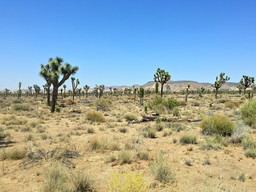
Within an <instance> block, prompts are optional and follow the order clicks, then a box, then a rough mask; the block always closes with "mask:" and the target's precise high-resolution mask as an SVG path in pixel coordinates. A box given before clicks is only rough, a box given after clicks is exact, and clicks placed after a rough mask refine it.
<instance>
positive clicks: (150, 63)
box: [0, 0, 256, 89]
mask: <svg viewBox="0 0 256 192" xmlns="http://www.w3.org/2000/svg"><path fill="white" fill-rule="evenodd" d="M56 56H60V57H62V58H63V59H64V61H65V62H69V63H71V64H72V65H74V66H75V65H76V66H79V68H80V69H79V71H78V72H77V74H76V75H75V77H76V78H78V79H80V82H81V85H80V87H81V86H84V85H85V84H88V85H90V86H92V87H93V86H95V84H105V85H106V86H109V85H133V84H144V83H146V82H148V81H152V80H153V74H154V73H155V71H156V69H157V68H158V67H160V68H162V69H164V70H166V71H168V72H169V73H170V75H171V80H174V81H176V80H194V81H198V82H211V83H212V82H214V80H215V77H216V75H218V74H219V73H220V72H225V73H226V74H227V75H228V76H230V77H231V80H230V81H232V82H238V81H239V80H240V79H241V77H242V75H243V74H245V75H249V76H254V77H255V76H256V1H255V0H58V1H57V0H0V66H1V68H0V70H1V75H0V89H4V88H9V89H17V88H18V82H19V81H20V82H22V83H23V85H22V88H27V86H29V85H33V84H38V85H40V86H42V85H43V84H44V83H45V82H44V80H43V79H42V78H41V77H40V76H39V71H40V64H47V63H48V59H49V58H50V57H56ZM65 84H66V85H67V86H68V87H70V86H71V80H68V81H67V82H66V83H65Z"/></svg>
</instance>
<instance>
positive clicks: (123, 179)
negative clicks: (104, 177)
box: [108, 172, 150, 192]
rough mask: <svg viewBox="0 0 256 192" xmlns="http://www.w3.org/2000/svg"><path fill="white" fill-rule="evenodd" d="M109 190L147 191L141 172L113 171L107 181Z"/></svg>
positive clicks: (114, 191) (118, 191)
mask: <svg viewBox="0 0 256 192" xmlns="http://www.w3.org/2000/svg"><path fill="white" fill-rule="evenodd" d="M108 191H109V192H149V191H150V189H149V188H148V186H147V185H146V184H145V180H144V178H143V176H142V174H141V173H135V172H124V173H118V172H116V173H114V174H112V175H111V177H110V181H109V183H108Z"/></svg>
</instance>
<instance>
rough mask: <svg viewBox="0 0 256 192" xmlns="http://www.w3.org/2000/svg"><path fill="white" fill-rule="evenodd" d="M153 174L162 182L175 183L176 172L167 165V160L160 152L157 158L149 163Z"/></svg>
mask: <svg viewBox="0 0 256 192" xmlns="http://www.w3.org/2000/svg"><path fill="white" fill-rule="evenodd" d="M149 167H150V169H151V172H152V174H153V175H154V177H155V179H156V180H158V181H160V182H162V183H173V182H174V174H173V171H172V170H171V168H170V167H169V166H168V165H167V163H166V160H165V159H164V158H163V155H162V154H161V153H160V154H159V155H158V156H157V158H156V160H155V161H154V162H152V163H150V164H149Z"/></svg>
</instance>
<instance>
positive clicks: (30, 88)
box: [28, 86, 32, 95]
mask: <svg viewBox="0 0 256 192" xmlns="http://www.w3.org/2000/svg"><path fill="white" fill-rule="evenodd" d="M28 90H29V93H30V95H32V86H28Z"/></svg>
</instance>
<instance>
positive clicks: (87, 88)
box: [84, 85, 90, 97]
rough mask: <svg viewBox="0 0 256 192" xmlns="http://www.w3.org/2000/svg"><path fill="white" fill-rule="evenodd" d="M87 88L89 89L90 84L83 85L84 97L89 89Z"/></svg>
mask: <svg viewBox="0 0 256 192" xmlns="http://www.w3.org/2000/svg"><path fill="white" fill-rule="evenodd" d="M89 89H90V86H89V85H85V86H84V90H85V95H86V97H88V91H89Z"/></svg>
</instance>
